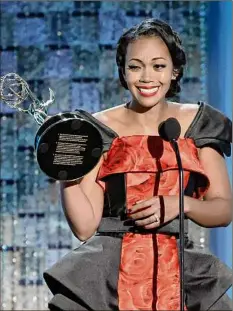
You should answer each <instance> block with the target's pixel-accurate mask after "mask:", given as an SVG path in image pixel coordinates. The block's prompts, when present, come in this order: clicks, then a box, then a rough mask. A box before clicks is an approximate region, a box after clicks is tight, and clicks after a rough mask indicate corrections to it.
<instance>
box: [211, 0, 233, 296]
mask: <svg viewBox="0 0 233 311" xmlns="http://www.w3.org/2000/svg"><path fill="white" fill-rule="evenodd" d="M208 29H209V34H208V40H209V42H208V45H207V46H208V54H209V57H208V59H209V64H208V97H209V102H210V104H211V105H213V106H215V107H216V108H218V109H219V110H221V111H222V112H224V113H225V114H226V115H227V116H228V117H230V118H232V2H231V1H223V2H218V1H217V2H212V3H211V4H210V6H209V12H208ZM226 160H227V165H228V171H229V175H230V176H232V158H227V159H226ZM231 181H232V179H231ZM210 248H211V250H212V251H213V252H214V253H215V254H216V255H217V256H218V257H220V258H221V259H222V260H223V261H224V262H225V263H226V264H228V265H229V266H231V267H232V225H230V226H228V227H227V228H217V229H212V230H211V237H210ZM231 295H232V294H231Z"/></svg>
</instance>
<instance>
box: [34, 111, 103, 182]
mask: <svg viewBox="0 0 233 311" xmlns="http://www.w3.org/2000/svg"><path fill="white" fill-rule="evenodd" d="M35 150H36V157H37V162H38V164H39V167H40V169H41V170H42V171H43V172H44V173H45V174H46V175H47V176H49V177H51V178H53V179H55V180H59V181H73V180H76V179H79V178H82V177H83V176H85V175H86V174H88V173H89V172H90V171H91V170H92V169H93V168H94V167H95V166H96V165H97V163H98V162H99V160H100V157H101V155H102V152H103V140H102V136H101V134H100V132H99V131H98V129H97V128H96V127H95V125H93V124H92V123H91V122H89V121H86V120H84V119H82V118H80V117H79V116H77V115H75V113H61V114H58V115H55V116H52V117H50V118H49V119H48V120H46V121H45V122H44V123H43V124H42V126H41V127H40V128H39V130H38V132H37V134H36V138H35Z"/></svg>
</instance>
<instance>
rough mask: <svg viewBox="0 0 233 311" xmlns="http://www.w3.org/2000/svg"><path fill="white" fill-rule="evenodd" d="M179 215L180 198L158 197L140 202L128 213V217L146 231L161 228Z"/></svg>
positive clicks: (174, 196)
mask: <svg viewBox="0 0 233 311" xmlns="http://www.w3.org/2000/svg"><path fill="white" fill-rule="evenodd" d="M178 215H179V196H176V195H173V196H156V197H153V198H151V199H149V200H145V201H139V202H137V203H136V204H135V205H133V206H132V208H131V209H130V210H129V211H128V217H129V218H130V219H133V220H135V224H136V225H137V226H142V227H144V228H145V229H153V228H156V227H159V226H160V225H162V224H163V223H166V222H168V221H170V220H172V219H174V218H176V217H177V216H178Z"/></svg>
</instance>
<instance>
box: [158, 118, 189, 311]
mask: <svg viewBox="0 0 233 311" xmlns="http://www.w3.org/2000/svg"><path fill="white" fill-rule="evenodd" d="M158 131H159V135H160V137H161V138H162V139H163V140H165V141H169V142H170V143H171V146H172V148H173V150H174V152H175V155H176V161H177V165H178V171H179V231H180V249H179V255H180V310H181V311H184V174H183V173H184V172H183V167H182V162H181V158H180V151H179V147H178V144H177V139H178V138H179V136H180V133H181V126H180V123H179V122H178V120H177V119H175V118H168V119H167V120H166V121H163V122H162V123H160V125H159V127H158Z"/></svg>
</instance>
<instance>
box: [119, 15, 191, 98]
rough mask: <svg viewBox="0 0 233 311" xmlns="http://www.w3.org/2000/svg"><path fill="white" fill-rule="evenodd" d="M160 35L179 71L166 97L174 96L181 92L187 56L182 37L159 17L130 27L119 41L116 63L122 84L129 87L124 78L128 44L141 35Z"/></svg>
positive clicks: (175, 67)
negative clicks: (181, 81) (181, 80)
mask: <svg viewBox="0 0 233 311" xmlns="http://www.w3.org/2000/svg"><path fill="white" fill-rule="evenodd" d="M153 36H154V37H160V38H161V39H162V40H163V41H164V43H165V44H166V45H167V47H168V50H169V52H170V54H171V58H172V62H173V66H174V69H175V70H176V71H177V77H176V79H175V80H172V81H171V85H170V88H169V90H168V92H167V94H166V97H173V96H175V95H176V94H177V93H179V92H180V79H181V78H182V77H183V70H184V66H185V64H186V56H185V52H184V49H183V47H182V42H181V39H180V38H179V36H178V34H177V33H176V32H175V31H174V30H173V29H172V28H171V26H169V25H168V24H167V23H165V22H164V21H161V20H159V19H154V18H150V19H146V20H144V21H142V22H141V23H140V24H138V25H136V26H134V27H132V28H130V29H128V30H127V31H126V32H125V33H123V35H122V36H121V37H120V39H119V41H118V43H117V53H116V63H117V66H118V74H119V79H120V82H121V85H122V86H123V87H124V88H125V89H128V87H127V83H126V81H125V79H124V76H123V73H124V67H125V57H126V52H127V47H128V44H129V43H131V42H133V41H135V40H137V39H139V38H141V37H153Z"/></svg>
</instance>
